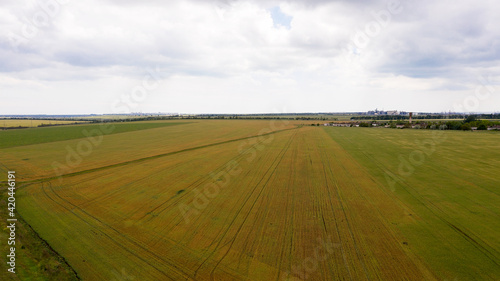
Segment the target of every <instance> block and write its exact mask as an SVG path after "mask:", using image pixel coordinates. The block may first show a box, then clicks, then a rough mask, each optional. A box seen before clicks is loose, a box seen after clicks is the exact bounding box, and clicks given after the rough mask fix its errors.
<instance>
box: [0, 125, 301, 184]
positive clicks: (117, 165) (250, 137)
mask: <svg viewBox="0 0 500 281" xmlns="http://www.w3.org/2000/svg"><path fill="white" fill-rule="evenodd" d="M298 128H299V127H295V128H289V129H283V130H278V131H274V132H270V133H266V134H258V135H253V136H248V137H243V138H237V139H231V140H226V141H222V142H216V143H210V144H206V145H201V146H195V147H190V148H185V149H181V150H177V151H171V152H167V153H162V154H157V155H152V156H148V157H143V158H138V159H134V160H129V161H125V162H120V163H116V164H111V165H106V166H102V167H98V168H92V169H88V170H83V171H78V172H73V173H68V174H64V175H60V176H51V177H46V178H40V179H34V180H28V181H22V182H21V181H20V182H19V183H20V184H21V183H22V184H31V183H40V182H46V181H51V180H55V179H60V178H67V177H73V176H78V175H82V174H88V173H93V172H97V171H101V170H105V169H110V168H116V167H121V166H125V165H129V164H134V163H140V162H144V161H147V160H153V159H157V158H162V157H165V156H170V155H175V154H179V153H184V152H189V151H194V150H198V149H203V148H208V147H212V146H217V145H221V144H226V143H231V142H236V141H241V140H247V139H252V138H258V137H262V136H268V135H272V134H277V133H281V132H285V131H289V130H296V129H298ZM3 183H6V182H4V181H1V182H0V184H3Z"/></svg>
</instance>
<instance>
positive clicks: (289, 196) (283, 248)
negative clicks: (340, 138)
mask: <svg viewBox="0 0 500 281" xmlns="http://www.w3.org/2000/svg"><path fill="white" fill-rule="evenodd" d="M296 158H297V150H296V149H294V150H292V164H291V165H290V167H294V164H295V159H296ZM291 179H292V173H289V175H288V182H292V180H291ZM287 190H288V193H287V200H286V203H287V205H286V207H287V212H286V214H287V215H286V216H285V233H284V234H283V243H282V245H281V251H280V256H279V261H278V263H277V268H278V272H277V274H276V281H278V280H279V278H280V275H281V269H280V268H281V264H282V263H283V257H284V255H285V251H286V246H287V243H286V236H287V233H288V232H290V255H289V258H291V257H292V254H291V251H292V248H293V247H292V245H293V233H294V227H293V220H294V219H295V197H294V196H293V190H292V189H291V188H287ZM290 200H291V201H292V204H290V202H289V201H290ZM289 206H290V209H291V211H290V213H291V215H290V216H289V215H288V207H289ZM289 221H291V222H292V223H290V224H289V223H288V222H289ZM287 226H290V230H288V228H287ZM289 265H290V266H289V271H291V270H292V268H291V267H292V264H291V260H289Z"/></svg>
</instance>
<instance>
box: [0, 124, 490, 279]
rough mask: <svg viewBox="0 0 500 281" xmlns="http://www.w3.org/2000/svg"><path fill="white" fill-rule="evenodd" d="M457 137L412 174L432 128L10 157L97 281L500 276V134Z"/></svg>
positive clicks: (190, 138)
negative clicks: (403, 160)
mask: <svg viewBox="0 0 500 281" xmlns="http://www.w3.org/2000/svg"><path fill="white" fill-rule="evenodd" d="M158 122H159V121H158ZM96 132H97V131H96ZM444 134H447V135H446V137H442V135H441V136H440V139H439V142H438V141H435V143H434V150H432V153H430V154H425V156H424V158H425V159H424V160H423V161H421V162H422V163H420V162H419V163H418V165H416V164H415V163H414V162H412V163H413V164H414V165H413V168H414V169H413V171H412V173H402V172H401V168H400V162H399V160H398V159H399V158H398V156H400V155H403V156H405V155H412V151H415V148H412V143H413V140H414V139H417V140H418V139H421V140H429V139H432V135H431V132H430V131H426V132H414V131H410V130H391V129H377V128H366V129H365V128H331V127H330V128H326V127H325V128H324V127H317V126H302V125H300V124H299V123H297V122H296V121H293V122H286V121H242V120H209V121H208V120H203V121H201V120H195V121H190V122H180V124H177V125H175V126H166V127H158V128H153V129H145V130H140V131H133V132H122V133H117V134H109V135H105V136H103V137H102V139H101V138H97V136H98V135H97V133H96V135H94V136H93V137H94V139H88V138H84V137H82V138H80V139H72V140H61V141H56V142H48V143H43V144H33V145H26V146H13V147H9V148H3V149H0V153H1V155H2V159H1V164H2V167H1V169H2V170H3V171H2V174H5V173H4V171H7V170H16V173H17V175H18V177H19V180H18V181H19V183H18V184H19V186H20V187H19V191H18V202H19V203H18V204H19V205H18V207H17V208H18V211H19V213H20V215H21V216H22V217H23V218H24V219H25V220H26V221H27V222H28V223H29V224H30V225H31V226H32V227H33V229H34V230H35V231H36V232H37V233H38V234H39V235H40V237H41V238H43V239H44V240H46V241H47V243H48V244H50V245H51V247H52V248H53V249H54V250H55V251H57V253H58V254H60V255H61V256H62V257H64V258H65V259H66V261H67V262H68V264H69V265H70V266H71V267H72V268H73V269H74V270H75V271H76V273H77V274H78V276H79V277H80V278H81V279H82V280H276V281H280V280H473V279H481V280H495V279H498V278H500V269H499V260H500V254H499V250H500V242H499V238H498V237H499V234H500V233H499V230H500V222H499V216H500V212H499V206H498V202H500V200H499V199H500V196H499V194H498V186H499V184H500V176H498V173H495V171H497V169H498V168H497V167H498V165H499V164H500V163H499V161H500V157H499V156H500V155H499V152H498V149H496V150H495V148H498V147H497V145H498V141H499V140H500V139H499V135H498V134H489V133H484V134H475V135H473V134H472V133H470V134H468V135H466V134H467V132H446V133H444ZM92 140H93V141H95V143H92ZM478 140H481V145H477V147H476V148H475V149H476V150H475V153H469V154H467V151H468V150H466V149H465V148H464V147H467V146H468V145H471V146H473V145H474V144H475V143H476V144H477V141H478ZM98 141H99V142H98ZM456 141H462V146H461V147H459V148H457V147H455V146H454V144H453V143H454V142H456ZM89 143H90V146H89ZM68 147H69V149H68ZM85 148H87V149H85ZM89 148H91V149H89ZM71 151H73V152H75V153H76V154H71ZM425 152H426V151H424V153H425ZM484 155H488V156H487V157H489V161H482V160H484V158H482V157H484ZM451 159H453V161H452V160H451ZM76 163H77V164H76ZM456 163H458V164H456ZM469 164H470V165H469ZM62 167H64V168H62ZM444 167H446V169H444ZM472 167H473V168H472ZM398 169H399V170H398ZM406 172H408V171H406ZM457 175H458V176H457ZM460 175H463V176H464V177H465V178H466V179H467V180H465V179H464V180H461V178H460Z"/></svg>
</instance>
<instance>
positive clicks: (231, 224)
mask: <svg viewBox="0 0 500 281" xmlns="http://www.w3.org/2000/svg"><path fill="white" fill-rule="evenodd" d="M295 129H297V128H295ZM295 133H296V132H295ZM294 135H295V134H294ZM294 135H293V136H294ZM293 136H292V137H291V138H290V139H289V140H288V142H287V146H286V147H285V148H283V149H282V152H284V151H285V150H286V149H287V148H288V146H289V145H290V143H291V140H292V138H293ZM279 158H280V157H279V156H278V157H276V159H275V160H274V161H273V163H272V164H271V165H270V166H269V168H268V169H267V171H266V172H265V173H264V176H263V177H262V178H261V179H260V181H259V182H258V183H257V184H256V185H255V186H254V188H253V189H252V191H250V192H249V193H248V196H247V197H246V199H245V200H244V202H243V203H242V204H241V207H240V208H239V209H238V211H236V214H235V215H234V217H233V220H232V221H231V222H230V223H229V225H228V226H227V227H226V230H225V231H224V233H223V234H222V236H221V238H220V239H219V242H217V244H216V246H215V248H214V250H213V251H212V252H211V253H210V254H209V255H208V257H207V258H206V259H205V260H204V261H203V262H202V263H201V264H200V265H199V266H198V268H197V269H196V270H195V272H194V279H196V276H197V274H198V272H199V270H200V269H201V268H202V267H203V265H204V264H205V263H206V262H208V260H209V259H210V258H211V257H212V256H213V255H214V254H215V252H216V251H217V249H220V248H221V243H222V241H223V240H224V238H225V237H226V235H227V233H228V232H229V230H230V229H231V227H232V226H233V224H234V223H235V221H236V219H237V218H238V216H239V214H240V213H241V211H242V210H243V208H244V207H245V205H246V204H247V202H248V200H249V199H250V197H252V195H253V194H254V193H255V190H256V189H257V187H258V186H259V185H260V183H261V182H262V181H263V180H264V178H266V176H267V175H268V174H269V172H270V170H271V169H272V167H273V166H274V165H275V163H277V161H278V159H279ZM261 192H262V190H261ZM259 194H260V193H259ZM240 228H241V227H240ZM235 237H236V236H235ZM230 243H232V241H231V240H230V241H229V242H228V243H226V244H224V245H223V246H222V247H225V246H226V245H227V244H230ZM226 254H227V253H226ZM224 256H225V255H224ZM219 263H220V262H218V263H217V264H216V266H215V267H217V265H218V264H219ZM215 267H214V268H215ZM212 273H213V271H212V272H211V278H213V275H212Z"/></svg>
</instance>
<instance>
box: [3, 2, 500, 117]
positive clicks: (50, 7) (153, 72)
mask: <svg viewBox="0 0 500 281" xmlns="http://www.w3.org/2000/svg"><path fill="white" fill-rule="evenodd" d="M44 3H45V4H44ZM0 4H1V5H0V115H2V114H84V113H124V112H175V113H177V112H178V113H267V112H268V113H280V112H283V113H285V112H338V111H343V112H345V111H366V110H371V109H375V108H378V109H385V110H392V109H396V110H405V111H421V112H422V111H425V112H443V111H450V110H451V111H467V112H499V111H500V98H499V96H500V95H499V93H500V87H499V84H500V64H499V62H500V28H499V27H500V16H499V14H500V2H499V1H498V0H454V1H452V0H441V1H430V0H422V1H417V0H401V1H385V0H381V1H379V0H374V1H369V0H355V1H347V0H344V1H343V0H337V1H326V0H324V1H321V0H316V1H300V0H288V1H264V0H260V1H245V0H241V1H231V0H212V1H211V0H205V1H203V0H186V1H160V0H148V1H131V0H127V1H123V0H122V1H118V0H101V1H94V0H89V1H75V0H64V1H63V0H59V1H56V0H40V1H17V0H0Z"/></svg>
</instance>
